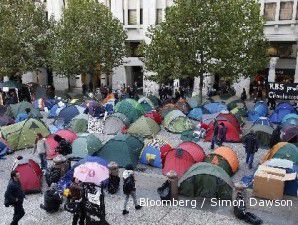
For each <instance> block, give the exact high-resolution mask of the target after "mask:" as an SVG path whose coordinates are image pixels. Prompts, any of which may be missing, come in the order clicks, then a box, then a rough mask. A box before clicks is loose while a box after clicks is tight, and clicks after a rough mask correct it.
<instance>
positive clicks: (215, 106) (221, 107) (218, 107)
mask: <svg viewBox="0 0 298 225" xmlns="http://www.w3.org/2000/svg"><path fill="white" fill-rule="evenodd" d="M203 107H204V108H205V109H207V110H208V111H209V112H210V113H211V114H213V113H219V112H221V111H226V110H227V109H228V108H227V106H226V105H225V104H223V103H220V102H210V103H206V104H204V106H203Z"/></svg>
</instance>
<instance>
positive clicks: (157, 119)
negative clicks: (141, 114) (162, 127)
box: [145, 111, 163, 124]
mask: <svg viewBox="0 0 298 225" xmlns="http://www.w3.org/2000/svg"><path fill="white" fill-rule="evenodd" d="M145 117H148V118H151V119H153V120H154V121H155V122H156V123H157V124H161V123H162V120H163V118H162V117H161V115H160V114H159V113H158V112H157V111H151V112H148V113H146V114H145Z"/></svg>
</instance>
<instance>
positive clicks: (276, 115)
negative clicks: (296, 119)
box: [269, 102, 296, 123]
mask: <svg viewBox="0 0 298 225" xmlns="http://www.w3.org/2000/svg"><path fill="white" fill-rule="evenodd" d="M292 113H296V110H295V108H294V107H293V106H292V105H291V104H289V103H285V102H284V103H280V104H278V105H277V107H276V109H275V110H274V112H273V113H272V114H271V116H270V117H269V118H270V121H271V123H281V122H282V120H283V118H284V117H285V116H287V115H289V114H292Z"/></svg>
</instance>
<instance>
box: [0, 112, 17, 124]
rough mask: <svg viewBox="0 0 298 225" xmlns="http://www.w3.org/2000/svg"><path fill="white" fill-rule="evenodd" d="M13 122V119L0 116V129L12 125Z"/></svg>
mask: <svg viewBox="0 0 298 225" xmlns="http://www.w3.org/2000/svg"><path fill="white" fill-rule="evenodd" d="M14 122H15V121H14V119H12V118H10V117H9V116H5V115H3V116H0V127H3V126H8V125H11V124H14Z"/></svg>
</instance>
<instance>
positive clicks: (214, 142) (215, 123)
mask: <svg viewBox="0 0 298 225" xmlns="http://www.w3.org/2000/svg"><path fill="white" fill-rule="evenodd" d="M218 129H219V127H218V122H217V120H216V119H215V120H214V122H213V137H212V140H211V149H214V144H217V136H218Z"/></svg>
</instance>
